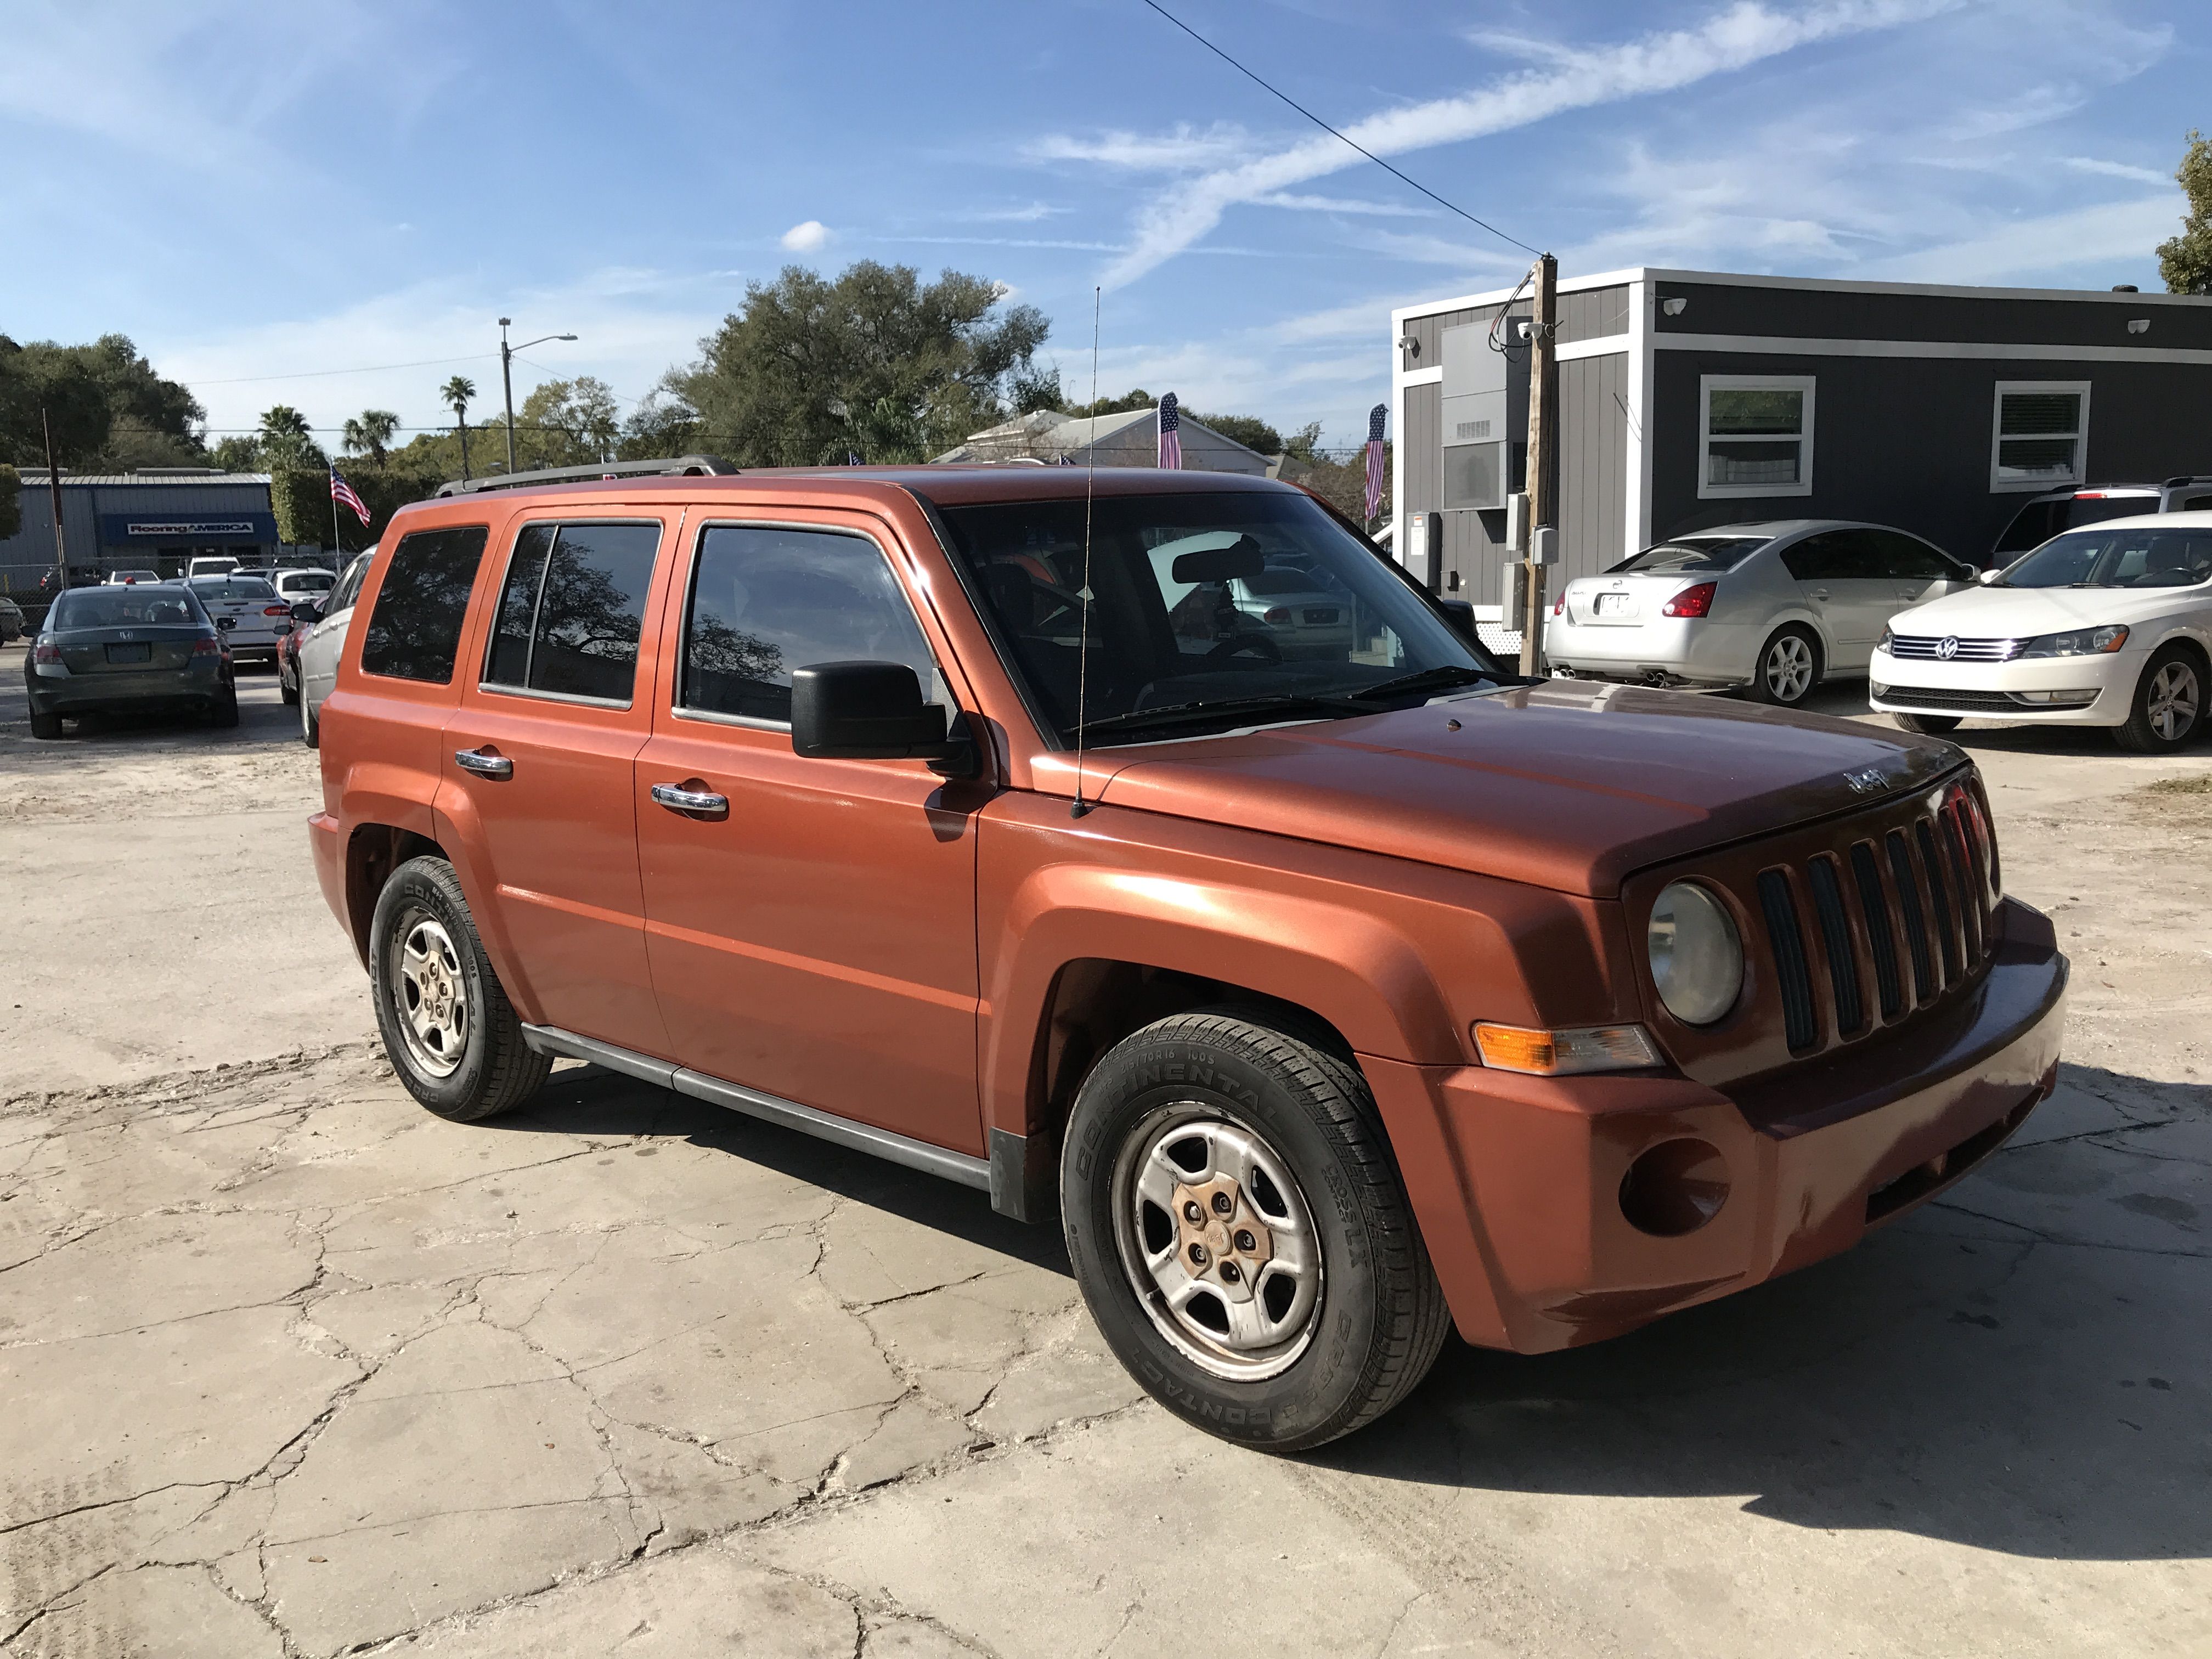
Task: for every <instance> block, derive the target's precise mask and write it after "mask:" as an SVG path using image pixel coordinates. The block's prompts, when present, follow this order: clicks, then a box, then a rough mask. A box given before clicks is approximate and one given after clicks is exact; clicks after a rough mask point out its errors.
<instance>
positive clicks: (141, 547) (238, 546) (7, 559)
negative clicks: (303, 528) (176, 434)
mask: <svg viewBox="0 0 2212 1659" xmlns="http://www.w3.org/2000/svg"><path fill="white" fill-rule="evenodd" d="M22 479H23V494H22V506H23V523H22V527H21V529H20V530H18V531H17V532H16V533H15V535H13V536H11V537H9V538H7V539H6V540H4V541H0V592H12V593H16V594H21V593H27V592H35V591H36V590H37V588H38V585H39V579H40V577H42V576H43V575H45V574H46V572H48V571H50V570H52V568H54V513H53V505H52V503H53V496H52V491H51V490H50V489H48V487H47V481H46V469H45V468H43V467H40V468H37V469H35V470H26V471H23V473H22ZM62 530H63V532H64V537H65V538H66V540H67V542H68V546H69V561H70V564H71V565H73V566H79V567H84V568H95V569H98V570H100V572H101V573H103V574H105V573H106V572H107V571H110V570H153V571H156V572H158V573H159V574H161V575H164V576H173V575H178V574H182V572H183V570H184V568H185V561H186V560H187V559H189V558H191V557H192V556H194V555H196V554H202V553H228V555H230V556H232V557H233V558H234V559H236V560H237V561H238V562H240V564H246V565H261V564H268V563H270V562H274V560H275V556H276V550H277V547H278V545H279V544H278V539H277V535H276V513H275V512H274V510H273V509H272V508H271V507H270V501H269V475H268V474H267V473H265V472H219V471H216V470H215V469H214V468H212V467H148V468H145V469H144V470H143V471H137V472H118V473H71V472H67V471H64V473H63V474H62Z"/></svg>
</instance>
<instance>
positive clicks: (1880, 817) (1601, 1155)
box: [309, 467, 2067, 1449]
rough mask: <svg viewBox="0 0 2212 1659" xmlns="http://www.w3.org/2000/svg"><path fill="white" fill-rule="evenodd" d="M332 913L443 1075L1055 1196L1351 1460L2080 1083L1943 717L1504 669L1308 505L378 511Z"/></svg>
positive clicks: (1851, 1217)
mask: <svg viewBox="0 0 2212 1659" xmlns="http://www.w3.org/2000/svg"><path fill="white" fill-rule="evenodd" d="M321 736H322V746H321V747H322V767H323V790H324V808H323V811H320V812H319V813H317V814H316V815H315V817H313V820H312V823H311V833H310V837H309V839H310V841H311V842H312V843H313V848H314V857H315V863H316V866H317V869H318V871H319V875H320V878H321V883H322V887H323V890H324V892H325V895H326V896H328V899H329V901H330V904H331V908H332V909H333V910H335V911H336V912H337V917H338V920H339V921H341V922H342V923H343V925H344V927H345V928H346V929H347V931H348V932H349V933H350V934H351V936H352V938H353V939H354V941H355V943H356V946H357V947H358V949H359V951H360V954H361V957H362V962H363V963H365V964H366V966H367V967H368V973H369V977H370V981H371V985H372V987H373V990H374V1000H375V1006H376V1013H377V1018H378V1021H379V1023H380V1026H381V1029H382V1033H383V1038H384V1042H385V1045H386V1048H387V1050H388V1051H389V1053H390V1054H391V1057H392V1065H393V1066H395V1067H397V1068H398V1073H399V1076H400V1078H401V1079H402V1080H403V1081H404V1083H405V1085H406V1086H407V1087H408V1089H409V1090H410V1091H412V1092H413V1094H414V1095H415V1097H416V1098H417V1099H418V1100H420V1101H421V1102H422V1103H423V1104H424V1105H425V1106H427V1107H428V1109H430V1110H432V1111H434V1112H436V1113H438V1114H440V1115H443V1116H446V1117H448V1118H454V1119H459V1120H464V1121H466V1120H474V1119H478V1118H483V1117H488V1116H490V1115H492V1114H494V1113H497V1112H503V1111H507V1110H509V1109H512V1108H514V1107H516V1106H519V1105H520V1104H521V1103H523V1102H524V1101H526V1100H527V1099H528V1098H529V1097H530V1096H531V1093H532V1091H533V1090H535V1089H536V1088H538V1085H539V1084H540V1083H541V1082H542V1081H543V1080H544V1077H545V1075H546V1072H547V1068H548V1067H549V1066H550V1065H551V1063H552V1060H553V1059H554V1057H555V1056H556V1055H568V1056H573V1057H576V1058H580V1059H583V1060H591V1061H593V1062H595V1063H597V1064H598V1065H599V1066H605V1067H607V1068H609V1069H611V1070H612V1071H616V1072H619V1073H626V1074H628V1075H629V1076H632V1077H635V1078H641V1079H646V1080H647V1081H649V1082H652V1083H655V1084H658V1085H661V1086H663V1087H665V1088H670V1089H674V1090H676V1091H678V1092H680V1093H683V1094H686V1095H690V1096H692V1097H695V1098H696V1099H699V1100H702V1101H708V1102H712V1103H715V1104H717V1105H720V1106H726V1107H728V1108H730V1109H733V1110H735V1111H738V1112H744V1113H750V1114H752V1115H756V1116H758V1117H763V1118H767V1119H769V1120H772V1121H775V1122H778V1123H781V1124H785V1125H787V1126H789V1127H793V1128H796V1129H799V1130H802V1131H805V1133H810V1134H815V1135H820V1136H823V1137H824V1138H826V1139H830V1140H833V1141H836V1142H839V1143H841V1144H842V1145H844V1146H849V1147H853V1148H855V1149H858V1150H860V1151H862V1152H872V1153H876V1154H878V1155H879V1156H881V1157H884V1158H890V1159H893V1160H895V1161H896V1162H898V1163H901V1164H908V1165H909V1166H911V1167H912V1168H914V1169H916V1170H926V1171H928V1172H929V1173H931V1174H933V1175H938V1176H945V1177H948V1178H950V1179H951V1180H954V1181H957V1182H965V1183H967V1184H968V1185H969V1186H972V1187H975V1188H978V1189H980V1190H981V1191H985V1192H987V1193H988V1194H990V1201H991V1203H992V1204H993V1205H994V1206H995V1207H996V1208H998V1209H999V1210H1000V1211H1003V1212H1006V1213H1007V1214H1009V1215H1012V1216H1015V1217H1018V1218H1025V1219H1029V1220H1034V1221H1042V1220H1046V1219H1048V1218H1054V1217H1057V1218H1058V1219H1059V1221H1060V1225H1062V1226H1063V1227H1064V1228H1065V1230H1066V1237H1067V1247H1068V1251H1069V1254H1070V1255H1071V1257H1072V1258H1073V1263H1074V1269H1075V1273H1076V1277H1077V1279H1078V1281H1079V1284H1080V1285H1081V1288H1082V1292H1083V1295H1084V1297H1085V1301H1086V1302H1087V1303H1088V1304H1089V1306H1090V1308H1091V1312H1092V1314H1093V1316H1095V1317H1096V1318H1097V1322H1098V1324H1099V1326H1100V1328H1101V1329H1102V1330H1103V1333H1104V1334H1105V1336H1106V1339H1107V1340H1108V1341H1109V1343H1111V1345H1112V1346H1113V1347H1114V1350H1115V1352H1116V1353H1117V1354H1118V1355H1119V1356H1120V1357H1121V1360H1122V1361H1123V1363H1124V1364H1127V1366H1128V1368H1129V1370H1131V1371H1132V1372H1133V1374H1134V1375H1135V1376H1137V1377H1138V1378H1139V1380H1140V1381H1141V1382H1142V1383H1143V1384H1144V1386H1145V1387H1146V1389H1150V1390H1151V1391H1152V1394H1153V1395H1155V1396H1157V1397H1158V1399H1159V1401H1161V1402H1162V1403H1163V1404H1164V1405H1165V1406H1166V1407H1168V1408H1169V1409H1170V1410H1171V1411H1173V1412H1176V1413H1178V1414H1180V1415H1181V1416H1182V1417H1183V1418H1185V1419H1188V1420H1189V1421H1190V1422H1192V1423H1194V1424H1195V1425H1199V1426H1200V1427H1202V1428H1205V1429H1206V1430H1209V1431H1212V1432H1213V1433H1216V1434H1218V1435H1222V1436H1225V1437H1228V1438H1231V1439H1233V1440H1237V1441H1240V1442H1243V1443H1247V1444H1250V1445H1255V1446H1264V1447H1271V1448H1277V1449H1294V1448H1300V1447H1307V1446H1312V1445H1316V1444H1318V1443H1321V1442H1323V1441H1326V1440H1328V1439H1330V1438H1332V1437H1335V1436H1338V1435H1341V1434H1345V1433H1346V1432H1348V1431H1352V1430H1353V1429H1356V1428H1358V1427H1359V1426H1360V1425H1363V1424H1364V1423H1367V1422H1369V1421H1370V1420H1372V1419H1374V1418H1376V1416H1378V1415H1380V1414H1381V1413H1383V1412H1384V1411H1386V1410H1388V1409H1389V1407H1391V1406H1392V1405H1393V1404H1395V1402H1396V1401H1399V1400H1400V1399H1401V1398H1403V1397H1404V1395H1406V1394H1407V1391H1408V1390H1409V1389H1412V1388H1413V1386H1414V1385H1415V1383H1418V1382H1419V1380H1420V1378H1421V1376H1422V1375H1423V1373H1424V1372H1425V1370H1427V1368H1428V1366H1429V1364H1430V1363H1431V1360H1432V1359H1433V1358H1435V1356H1436V1354H1437V1349H1438V1347H1439V1346H1440V1345H1441V1344H1442V1343H1443V1339H1444V1334H1445V1330H1446V1327H1447V1325H1448V1324H1449V1325H1451V1326H1455V1327H1456V1328H1457V1329H1458V1331H1459V1333H1460V1334H1461V1335H1462V1336H1463V1337H1464V1338H1465V1339H1466V1340H1468V1341H1470V1342H1474V1343H1480V1344H1484V1345H1486V1346H1494V1347H1501V1348H1510V1349H1516V1350H1518V1351H1520V1352H1524V1353H1534V1352H1543V1351H1546V1350H1551V1349H1557V1348H1562V1347H1566V1346H1573V1345H1576V1344H1579V1343H1587V1342H1592V1341H1596V1340H1600V1339H1601V1338H1604V1337H1607V1336H1611V1335H1614V1334H1619V1333H1620V1332H1623V1331H1626V1330H1629V1329H1632V1328H1635V1327H1636V1326H1638V1325H1641V1324H1644V1323H1645V1322H1649V1321H1650V1320H1652V1319H1654V1318H1656V1317H1658V1316H1661V1315H1663V1314H1666V1313H1668V1312H1669V1311H1672V1310H1675V1309H1679V1308H1683V1307H1686V1306H1689V1305H1691V1304H1694V1303H1699V1302H1704V1301H1708V1300H1711V1298H1713V1297H1719V1296H1723V1295H1725V1294H1727V1293H1729V1291H1736V1290H1740V1289H1742V1288H1743V1287H1745V1286H1747V1285H1756V1284H1759V1283H1760V1282H1761V1281H1763V1280H1765V1279H1771V1278H1773V1277H1775V1276H1776V1275H1777V1274H1779V1273H1787V1272H1789V1271H1790V1270H1791V1269H1793V1268H1796V1267H1802V1266H1804V1265H1805V1264H1806V1263H1808V1262H1811V1261H1818V1260H1820V1258H1822V1257H1824V1256H1826V1255H1832V1254H1833V1253H1835V1252H1836V1251H1838V1250H1841V1249H1844V1248H1846V1247H1847V1246H1849V1245H1850V1244H1851V1243H1854V1242H1855V1241H1856V1240H1857V1239H1858V1238H1859V1237H1861V1236H1862V1235H1863V1234H1864V1233H1865V1232H1866V1231H1867V1230H1868V1229H1869V1228H1870V1227H1873V1226H1875V1225H1879V1224H1880V1223H1881V1222H1882V1221H1884V1220H1886V1219H1887V1218H1890V1217H1892V1216H1894V1215H1896V1214H1898V1213H1899V1212H1901V1211H1903V1210H1905V1209H1906V1208H1908V1207H1910V1206H1912V1205H1914V1204H1916V1203H1917V1202H1919V1201H1920V1200H1923V1199H1925V1198H1927V1197H1928V1196H1929V1194H1932V1193H1936V1192H1940V1191H1942V1189H1943V1188H1944V1187H1945V1185H1946V1184H1947V1183H1948V1182H1953V1181H1955V1180H1957V1179H1958V1178H1959V1177H1960V1176H1961V1175H1962V1174H1963V1173H1964V1172H1965V1171H1966V1170H1970V1169H1972V1167H1973V1166H1974V1164H1976V1162H1977V1161H1978V1160H1979V1159H1981V1158H1984V1157H1985V1156H1986V1155H1987V1154H1988V1153H1989V1152H1990V1151H1991V1150H1992V1149H1993V1148H1994V1147H1996V1146H1997V1145H1998V1143H2000V1142H2001V1141H2002V1140H2003V1139H2004V1138H2005V1137H2006V1136H2007V1135H2008V1133H2010V1132H2011V1131H2012V1130H2013V1129H2014V1128H2015V1127H2017V1126H2018V1125H2019V1124H2020V1122H2021V1120H2022V1119H2023V1118H2024V1117H2025V1116H2026V1115H2027V1113H2028V1111H2029V1110H2030V1109H2032V1108H2033V1106H2034V1105H2035V1104H2036V1103H2037V1102H2039V1100H2041V1099H2042V1098H2043V1097H2045V1095H2046V1094H2047V1093H2048V1092H2049V1091H2050V1089H2051V1085H2052V1080H2053V1077H2054V1075H2055V1070H2056V1066H2057V1054H2058V1036H2059V1026H2060V1022H2061V1017H2062V1012H2063V998H2064V992H2065V985H2066V972H2067V970H2066V962H2065V959H2064V957H2062V956H2061V955H2060V954H2059V952H2058V951H2057V948H2056V945H2055V943H2054V940H2053V936H2052V931H2051V926H2050V924H2049V922H2048V921H2046V920H2045V918H2044V917H2043V916H2042V915H2039V913H2037V912H2036V911H2034V910H2033V909H2030V908H2027V906H2025V905H2023V904H2021V903H2020V902H2018V901H2017V900H2014V899H2010V898H2007V897H2005V896H2003V895H2002V888H2001V885H2000V881H1999V872H1998V861H1997V848H1996V839H1995V836H1994V835H1993V833H1992V830H1991V826H1990V814H1989V803H1988V800H1987V799H1986V797H1985V795H1984V791H1983V788H1982V785H1981V782H1980V780H1979V778H1978V776H1977V775H1976V772H1975V769H1974V768H1973V767H1972V764H1971V763H1969V762H1968V760H1967V759H1966V757H1964V756H1963V755H1962V754H1961V753H1960V750H1958V749H1956V748H1954V747H1953V746H1952V745H1950V744H1946V743H1943V742H1941V741H1937V740H1933V739H1929V738H1922V737H1915V736H1911V735H1909V734H1906V733H1903V732H1896V731H1891V730H1886V729H1877V728H1875V727H1872V726H1863V725H1857V724H1852V723H1849V722H1846V721H1843V720H1832V719H1826V718H1822V717H1820V716H1815V715H1809V714H1798V713H1791V712H1786V711H1778V710H1772V709H1766V708H1749V707H1747V706H1745V705H1742V704H1740V703H1735V702H1720V701H1714V700H1711V699H1708V698H1704V697H1697V696H1685V695H1681V694H1678V693H1673V692H1667V691H1659V690H1645V689H1641V688H1637V687H1627V686H1617V685H1598V684H1585V683H1583V682H1547V681H1534V682H1531V681H1528V680H1523V679H1522V678H1518V677H1516V675H1514V674H1512V673H1510V672H1509V671H1506V670H1505V669H1504V668H1503V667H1501V666H1500V665H1498V663H1497V662H1496V661H1495V660H1493V659H1492V658H1491V657H1490V656H1489V655H1487V654H1486V653H1485V651H1484V650H1483V648H1482V647H1481V646H1480V644H1479V643H1477V642H1476V641H1475V639H1474V630H1473V627H1472V623H1471V620H1470V613H1468V611H1466V610H1465V608H1464V607H1463V606H1461V607H1455V606H1453V605H1449V604H1446V603H1441V602H1439V601H1438V600H1437V599H1436V598H1435V597H1434V596H1432V595H1431V594H1430V593H1428V592H1425V591H1424V590H1423V589H1422V588H1421V587H1420V586H1418V585H1417V584H1416V583H1414V582H1413V581H1412V580H1409V579H1408V578H1407V575H1406V574H1404V573H1403V572H1402V571H1401V569H1400V568H1398V567H1396V566H1395V565H1394V564H1392V563H1391V562H1389V560H1387V559H1386V558H1383V557H1382V556H1379V555H1378V554H1377V553H1376V550H1375V549H1374V548H1373V546H1372V545H1370V544H1369V543H1367V542H1366V541H1365V540H1364V538H1361V537H1360V536H1359V535H1358V533H1357V532H1355V531H1353V530H1352V528H1351V527H1350V526H1348V525H1347V524H1346V523H1345V522H1344V521H1342V520H1339V519H1338V518H1336V517H1335V516H1334V514H1333V513H1331V512H1330V511H1329V510H1328V508H1326V507H1323V506H1322V505H1321V504H1320V503H1319V502H1318V501H1316V500H1315V499H1313V498H1312V497H1310V496H1309V495H1305V494H1304V493H1303V492H1301V491H1299V490H1297V489H1292V488H1290V487H1288V486H1285V485H1281V484H1276V483H1267V482H1265V481H1261V480H1255V479H1246V478H1241V477H1225V476H1221V475H1214V474H1200V473H1176V472H1152V471H1124V470H1115V471H1110V472H1101V473H1099V474H1098V475H1097V477H1096V478H1095V480H1094V479H1091V478H1088V477H1085V474H1084V473H1083V472H1081V471H1076V470H1075V469H1073V468H1067V467H1060V468H1050V469H1048V468H1039V467H995V468H994V467H975V468H962V467H939V468H927V467H918V468H914V469H910V470H897V471H895V470H885V471H866V470H855V469H842V468H841V469H836V470H835V471H828V470H824V471H797V472H772V471H770V472H757V473H745V474H742V475H738V476H657V477H644V476H640V477H608V478H603V479H595V480H592V481H588V482H580V483H552V484H542V485H541V484H538V483H528V482H526V481H524V482H522V483H521V485H520V487H513V488H505V489H483V490H478V491H475V492H462V493H459V494H456V495H449V496H447V497H446V498H444V499H441V500H438V501H432V502H428V503H425V504H422V505H419V506H415V507H407V508H405V509H404V510H402V511H401V512H400V513H398V514H396V515H395V516H394V518H393V520H392V524H391V526H390V527H389V528H388V529H387V530H386V532H385V536H384V540H383V545H382V549H381V550H380V552H379V554H378V555H377V556H376V559H375V561H374V566H373V568H372V569H371V570H370V573H369V574H368V578H367V580H366V583H365V585H364V586H363V588H362V593H361V598H360V600H359V610H358V611H357V613H356V621H355V623H353V625H352V627H351V629H349V633H348V636H347V639H346V641H345V645H344V650H343V656H342V658H341V659H340V663H339V667H338V670H337V683H336V686H335V689H334V690H333V691H332V693H331V696H330V698H329V700H328V702H325V704H324V706H323V709H322V732H321Z"/></svg>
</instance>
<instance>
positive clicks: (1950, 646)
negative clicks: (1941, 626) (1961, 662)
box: [1936, 634, 1959, 662]
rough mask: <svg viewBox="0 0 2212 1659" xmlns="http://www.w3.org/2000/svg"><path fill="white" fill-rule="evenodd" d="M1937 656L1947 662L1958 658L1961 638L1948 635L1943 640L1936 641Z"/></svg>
mask: <svg viewBox="0 0 2212 1659" xmlns="http://www.w3.org/2000/svg"><path fill="white" fill-rule="evenodd" d="M1958 654H1959V636H1958V635H1955V634H1946V635H1944V636H1943V637H1942V639H1940V640H1938V641H1936V655H1937V656H1939V657H1941V658H1942V659H1943V660H1944V661H1945V662H1948V661H1950V660H1951V659H1952V658H1954V657H1955V656H1957V655H1958Z"/></svg>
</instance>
